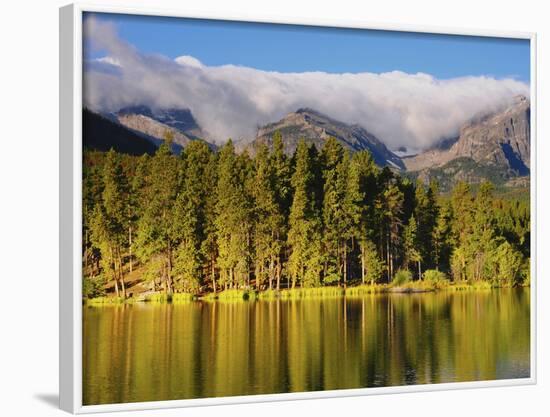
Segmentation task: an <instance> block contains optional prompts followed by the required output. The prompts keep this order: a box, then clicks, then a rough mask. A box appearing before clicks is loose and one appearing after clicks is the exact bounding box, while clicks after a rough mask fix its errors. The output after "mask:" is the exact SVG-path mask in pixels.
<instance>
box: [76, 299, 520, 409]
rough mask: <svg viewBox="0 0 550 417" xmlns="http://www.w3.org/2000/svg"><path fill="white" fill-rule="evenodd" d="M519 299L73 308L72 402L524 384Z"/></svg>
mask: <svg viewBox="0 0 550 417" xmlns="http://www.w3.org/2000/svg"><path fill="white" fill-rule="evenodd" d="M529 302H530V301H529V290H494V291H478V292H459V293H451V292H449V293H445V292H441V293H437V294H434V293H429V294H414V295H410V294H392V295H370V296H364V297H360V298H347V299H346V298H334V299H322V300H321V299H308V300H303V301H302V300H297V301H280V300H278V301H256V302H253V301H251V302H237V303H224V302H214V303H212V302H199V301H197V302H191V303H188V304H180V305H170V304H166V305H155V304H136V305H122V306H112V307H84V326H83V328H84V344H83V367H84V369H83V384H84V385H83V386H84V392H83V399H84V404H87V405H90V404H106V403H122V402H134V401H154V400H174V399H188V398H197V397H218V396H229V395H244V394H266V393H280V392H299V391H312V390H331V389H342V388H363V387H380V386H390V385H405V384H427V383H439V382H455V381H474V380H475V381H477V380H494V379H507V378H522V377H528V376H529V363H530V359H529V352H530V348H529V343H530V336H529V334H530V333H529V323H530V319H529V312H530V306H529Z"/></svg>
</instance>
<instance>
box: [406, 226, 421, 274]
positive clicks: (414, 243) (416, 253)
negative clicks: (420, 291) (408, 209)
mask: <svg viewBox="0 0 550 417" xmlns="http://www.w3.org/2000/svg"><path fill="white" fill-rule="evenodd" d="M403 250H404V262H403V267H404V269H408V268H409V265H410V264H416V265H417V266H418V279H420V280H421V279H422V269H421V266H420V265H421V264H420V263H421V261H422V257H421V254H420V250H419V241H418V235H417V226H416V219H415V218H414V215H413V216H411V217H410V218H409V222H408V223H407V225H406V226H405V230H404V232H403Z"/></svg>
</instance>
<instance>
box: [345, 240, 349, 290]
mask: <svg viewBox="0 0 550 417" xmlns="http://www.w3.org/2000/svg"><path fill="white" fill-rule="evenodd" d="M347 282H348V251H347V245H346V244H345V243H344V288H346V285H347Z"/></svg>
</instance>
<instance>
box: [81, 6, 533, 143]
mask: <svg viewBox="0 0 550 417" xmlns="http://www.w3.org/2000/svg"><path fill="white" fill-rule="evenodd" d="M84 37H85V39H86V40H87V41H88V42H89V44H90V45H91V47H92V48H96V49H97V50H102V51H107V56H106V57H104V58H100V59H99V60H95V61H94V62H93V63H89V65H86V66H85V75H84V104H85V105H86V106H88V107H90V108H92V109H95V110H99V111H117V110H118V109H120V108H122V107H125V106H130V105H137V104H144V105H148V106H150V107H152V108H166V107H177V108H189V109H190V110H191V111H192V113H193V115H194V116H195V118H196V119H197V121H198V123H199V125H200V126H201V127H202V128H203V130H204V131H205V132H206V133H207V134H208V137H209V138H210V139H213V140H215V141H216V142H218V143H221V142H223V141H225V140H226V139H227V138H229V137H232V138H233V139H252V138H253V137H254V136H255V133H256V130H257V128H258V126H261V125H263V124H266V123H270V122H273V121H277V120H279V119H280V118H281V117H283V116H284V115H285V114H287V113H289V112H292V111H295V110H297V109H298V108H300V107H310V108H313V109H316V110H318V111H320V112H322V113H325V114H327V115H328V116H330V117H332V118H334V119H337V120H341V121H343V122H347V123H358V124H360V125H362V126H363V127H365V128H366V129H367V130H369V131H370V132H372V133H373V134H375V135H376V136H377V137H378V138H379V139H381V140H382V141H383V142H385V143H386V145H388V146H389V147H390V148H392V149H395V148H397V147H399V146H406V147H408V148H413V149H423V148H426V147H429V146H430V145H432V144H434V143H436V142H437V141H439V140H440V139H442V138H448V137H451V136H453V135H456V134H457V133H458V131H459V129H460V127H461V126H462V125H463V124H464V123H466V122H467V121H469V120H471V119H472V118H474V117H477V116H480V115H483V114H487V113H489V112H493V111H496V110H499V109H501V108H503V107H506V106H508V105H509V104H510V103H511V101H512V100H513V97H514V96H516V95H518V94H523V95H526V96H529V86H528V84H526V83H523V82H520V81H517V80H514V79H495V78H491V77H483V76H475V77H461V78H454V79H448V80H438V79H436V78H434V77H432V76H430V75H428V74H422V73H418V74H407V73H403V72H399V71H394V72H388V73H382V74H374V73H357V74H351V73H344V74H329V73H324V72H305V73H280V72H268V71H260V70H257V69H253V68H247V67H238V66H234V65H224V66H219V67H208V66H205V65H203V64H202V63H201V62H200V61H199V60H198V59H196V58H194V57H192V56H188V55H184V56H181V57H178V58H176V59H175V60H170V59H168V58H166V57H163V56H160V55H144V54H142V53H140V52H139V51H138V50H137V49H136V48H134V47H133V46H132V45H130V44H128V43H126V42H125V41H123V40H122V39H120V38H119V37H118V35H117V33H116V28H115V26H114V25H112V24H109V23H104V22H100V21H98V20H96V19H94V18H93V17H92V18H88V19H86V21H85V23H84ZM182 49H184V45H182ZM373 59H376V57H375V56H373ZM109 67H110V68H109Z"/></svg>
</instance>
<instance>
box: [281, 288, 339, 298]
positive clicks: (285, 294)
mask: <svg viewBox="0 0 550 417" xmlns="http://www.w3.org/2000/svg"><path fill="white" fill-rule="evenodd" d="M342 295H344V289H343V288H341V287H313V288H289V289H284V290H281V291H280V294H279V296H280V298H282V299H286V300H295V299H300V298H324V297H341V296H342Z"/></svg>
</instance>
